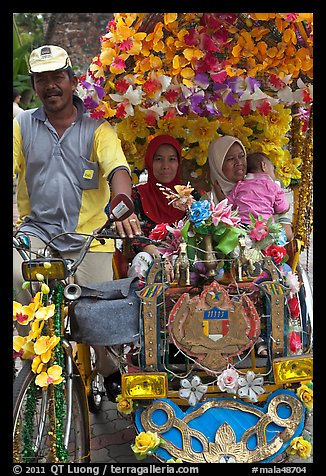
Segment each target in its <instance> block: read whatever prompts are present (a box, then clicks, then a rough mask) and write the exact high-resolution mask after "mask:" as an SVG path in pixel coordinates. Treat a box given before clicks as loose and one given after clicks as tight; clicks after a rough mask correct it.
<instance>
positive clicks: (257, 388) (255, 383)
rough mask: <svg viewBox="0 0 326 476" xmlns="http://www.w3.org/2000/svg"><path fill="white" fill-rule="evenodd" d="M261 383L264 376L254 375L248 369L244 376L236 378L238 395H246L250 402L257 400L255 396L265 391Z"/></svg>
mask: <svg viewBox="0 0 326 476" xmlns="http://www.w3.org/2000/svg"><path fill="white" fill-rule="evenodd" d="M263 383H264V378H263V377H256V374H255V373H254V372H252V371H251V370H250V371H249V372H247V376H246V377H240V378H239V380H238V384H239V387H241V388H239V389H238V395H239V397H246V398H248V399H249V400H250V401H252V402H257V401H258V399H257V396H259V395H262V394H263V393H264V392H265V390H264V389H263V387H261V385H263Z"/></svg>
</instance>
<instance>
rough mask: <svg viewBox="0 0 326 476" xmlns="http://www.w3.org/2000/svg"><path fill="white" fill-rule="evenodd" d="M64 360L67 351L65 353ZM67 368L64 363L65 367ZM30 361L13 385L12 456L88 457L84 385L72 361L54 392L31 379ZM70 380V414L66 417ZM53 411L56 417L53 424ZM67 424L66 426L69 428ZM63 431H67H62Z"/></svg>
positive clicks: (42, 459) (45, 460) (27, 458)
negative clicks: (59, 388) (60, 385)
mask: <svg viewBox="0 0 326 476" xmlns="http://www.w3.org/2000/svg"><path fill="white" fill-rule="evenodd" d="M65 358H66V360H67V358H69V357H67V355H66V354H65ZM66 368H67V367H66ZM34 381H35V374H34V373H33V372H32V370H31V367H30V365H24V367H23V368H22V369H21V371H20V372H19V374H18V375H17V378H16V379H15V382H14V388H13V403H14V408H13V460H14V462H18V463H22V462H26V463H30V462H33V463H48V462H58V461H59V462H74V463H84V462H88V461H90V430H89V413H88V407H87V399H86V396H85V389H84V385H83V383H82V381H81V377H80V375H79V372H78V370H77V367H76V366H75V364H74V363H72V372H71V375H70V376H67V378H66V379H65V380H64V382H65V383H63V384H62V385H63V387H62V391H61V392H60V393H59V394H56V393H55V392H56V389H55V388H54V387H55V386H54V385H50V386H49V387H48V389H47V390H45V391H42V389H40V388H39V387H37V386H36V385H35V383H34ZM69 381H71V383H72V386H71V403H72V405H71V407H70V408H71V417H70V418H69V417H68V416H67V415H69V402H68V398H67V395H68V394H70V390H69V383H68V384H67V382H69ZM60 395H61V397H60ZM54 412H57V415H58V416H59V417H60V418H59V419H58V420H57V425H56V428H54V425H53V424H51V423H53V420H54V416H53V414H54ZM69 425H70V430H69V429H68V430H67V428H69ZM65 432H67V433H65Z"/></svg>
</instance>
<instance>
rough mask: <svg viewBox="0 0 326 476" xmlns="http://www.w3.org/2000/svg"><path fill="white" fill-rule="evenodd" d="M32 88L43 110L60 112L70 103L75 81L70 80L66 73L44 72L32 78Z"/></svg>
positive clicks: (75, 84)
mask: <svg viewBox="0 0 326 476" xmlns="http://www.w3.org/2000/svg"><path fill="white" fill-rule="evenodd" d="M33 80H34V88H35V92H36V93H37V95H38V97H39V98H40V100H41V101H42V103H43V105H44V107H45V110H46V111H49V112H58V111H61V110H63V109H64V108H65V106H67V104H70V103H71V101H72V95H73V92H74V91H75V90H76V86H77V79H76V78H75V77H73V78H70V77H69V75H68V72H67V71H45V72H44V73H35V74H34V76H33Z"/></svg>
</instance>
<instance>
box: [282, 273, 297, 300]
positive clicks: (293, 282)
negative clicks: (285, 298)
mask: <svg viewBox="0 0 326 476" xmlns="http://www.w3.org/2000/svg"><path fill="white" fill-rule="evenodd" d="M285 283H286V285H287V286H289V288H290V296H291V297H292V296H293V295H294V294H296V293H297V292H299V289H300V283H299V278H298V276H297V274H296V273H293V272H292V271H289V272H288V273H287V275H286V278H285Z"/></svg>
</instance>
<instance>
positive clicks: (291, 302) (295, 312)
mask: <svg viewBox="0 0 326 476" xmlns="http://www.w3.org/2000/svg"><path fill="white" fill-rule="evenodd" d="M288 306H289V309H290V314H291V317H292V318H293V319H297V318H298V317H300V306H299V301H298V298H297V297H296V296H293V297H291V298H289V299H288Z"/></svg>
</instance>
